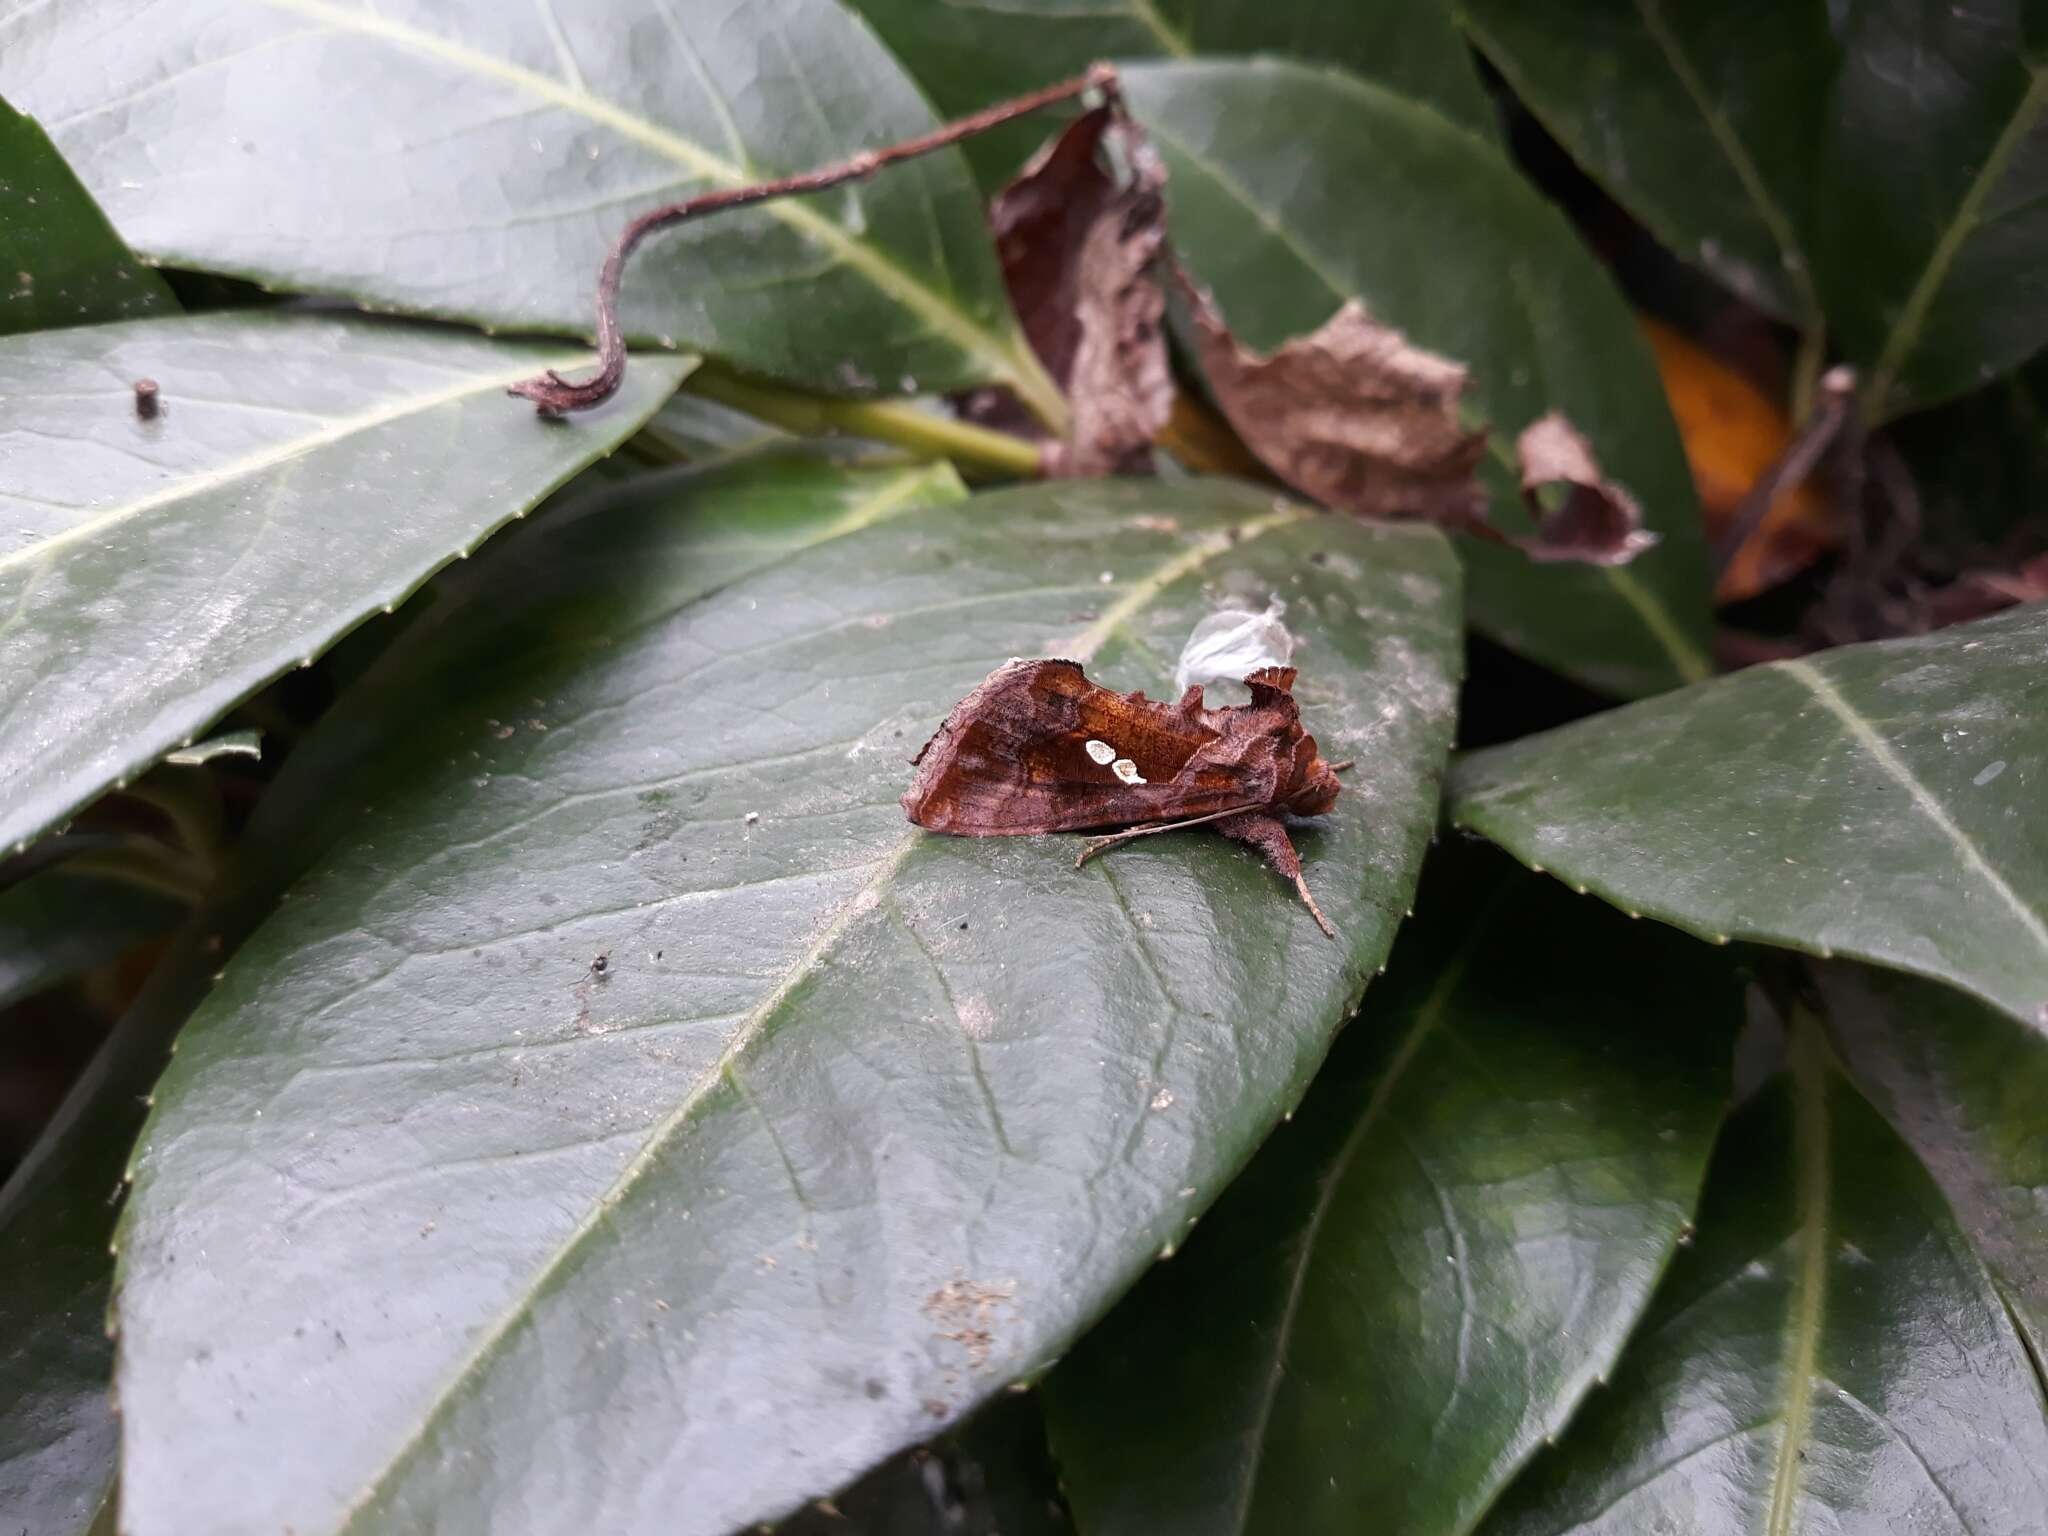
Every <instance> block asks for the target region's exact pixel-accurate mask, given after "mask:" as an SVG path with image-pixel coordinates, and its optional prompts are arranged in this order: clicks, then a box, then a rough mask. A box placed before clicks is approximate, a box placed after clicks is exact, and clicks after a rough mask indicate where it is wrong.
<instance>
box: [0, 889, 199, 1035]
mask: <svg viewBox="0 0 2048 1536" xmlns="http://www.w3.org/2000/svg"><path fill="white" fill-rule="evenodd" d="M181 910H182V909H181V907H180V905H179V903H178V902H176V901H174V900H172V899H171V898H170V897H169V896H165V895H160V894H158V893H157V892H155V891H148V890H143V889H140V888H139V887H136V886H132V885H125V884H122V883H120V882H119V881H114V880H100V879H95V878H93V877H91V876H88V875H74V874H67V873H66V872H65V871H63V870H61V869H53V870H45V871H43V872H42V873H40V874H35V875H31V876H29V877H28V878H27V879H26V880H23V881H21V882H19V883H18V884H15V885H10V886H8V887H7V888H6V889H5V890H0V1008H6V1007H9V1006H11V1005H13V1004H14V1003H18V1002H20V1001H21V999H23V998H24V997H32V996H34V995H35V994H36V993H38V992H41V991H42V990H44V989H45V988H46V987H53V986H55V985H56V984H57V983H58V982H60V981H65V980H68V979H69V978H70V977H73V976H76V975H78V974H79V973H80V972H82V971H90V970H93V969H95V968H96V967H98V966H102V965H105V964H107V963H108V962H109V961H112V960H116V959H119V958H120V956H121V955H122V954H124V953H125V952H126V951H127V950H128V949H130V948H131V947H133V946H134V945H136V944H138V943H140V942H141V941H142V940H144V939H150V938H155V937H156V936H157V935H158V934H162V933H166V932H168V931H169V930H170V929H171V928H172V927H173V926H174V925H175V924H176V923H177V921H178V917H179V915H180V912H181Z"/></svg>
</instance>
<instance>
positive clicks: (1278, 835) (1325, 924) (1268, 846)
mask: <svg viewBox="0 0 2048 1536" xmlns="http://www.w3.org/2000/svg"><path fill="white" fill-rule="evenodd" d="M1216 830H1217V831H1218V832H1221V833H1222V834H1223V835H1224V836H1225V837H1234V838H1236V839H1237V840H1238V841H1239V842H1240V843H1250V844H1251V845H1252V846H1253V847H1254V848H1256V849H1258V850H1259V852H1260V853H1263V854H1264V855H1265V856H1266V862H1267V863H1268V864H1271V865H1272V866H1273V867H1274V868H1275V869H1277V870H1279V871H1280V873H1281V874H1282V875H1284V876H1286V877H1287V878H1288V879H1289V880H1292V881H1293V882H1294V888H1295V890H1296V891H1298V892H1300V894H1301V900H1302V904H1303V905H1304V906H1306V907H1307V908H1308V912H1309V916H1311V917H1313V918H1314V919H1315V920H1316V926H1317V927H1318V928H1320V929H1322V930H1323V932H1324V933H1325V934H1326V935H1328V936H1329V937H1330V938H1333V939H1334V938H1335V937H1337V930H1336V929H1334V928H1332V927H1331V926H1330V920H1329V919H1328V918H1327V917H1325V916H1323V909H1322V908H1321V907H1319V906H1317V905H1316V899H1315V897H1313V896H1311V895H1310V894H1309V889H1308V881H1306V880H1304V879H1303V878H1302V874H1301V855H1300V854H1298V853H1296V852H1295V851H1294V840H1293V839H1292V838H1290V837H1289V836H1288V835H1287V826H1286V824H1285V823H1284V822H1282V821H1281V820H1280V818H1279V817H1278V816H1275V815H1272V814H1271V813H1269V812H1266V811H1245V812H1242V813H1240V814H1238V815H1236V816H1232V817H1229V818H1227V819H1226V820H1223V821H1219V822H1217V823H1216Z"/></svg>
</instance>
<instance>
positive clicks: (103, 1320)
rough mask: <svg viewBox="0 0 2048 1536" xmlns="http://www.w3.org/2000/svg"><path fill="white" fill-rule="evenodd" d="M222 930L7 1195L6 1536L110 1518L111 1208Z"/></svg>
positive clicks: (154, 983) (186, 943) (148, 991)
mask: <svg viewBox="0 0 2048 1536" xmlns="http://www.w3.org/2000/svg"><path fill="white" fill-rule="evenodd" d="M259 819H260V813H259ZM45 878H48V877H45ZM258 910H260V908H259V909H258ZM219 923H220V918H219V916H218V915H216V916H215V917H214V919H213V923H212V925H210V926H209V925H207V924H202V923H201V922H200V921H198V920H196V919H195V920H194V921H193V922H191V923H189V924H187V925H186V927H185V929H184V930H183V932H182V934H181V936H180V938H179V941H178V943H177V944H176V946H175V947H174V949H173V951H172V954H171V957H170V958H169V959H167V960H166V961H165V962H164V963H163V964H162V965H160V966H159V967H158V968H157V970H156V971H155V972H153V973H152V975H151V977H150V980H149V981H148V982H147V983H146V984H145V986H144V988H143V990H142V992H141V994H140V996H139V997H138V998H137V1000H136V1002H135V1003H134V1005H133V1006H132V1007H130V1009H129V1010H128V1013H127V1014H126V1015H125V1016H124V1017H123V1019H122V1021H121V1023H120V1024H119V1025H118V1026H116V1028H115V1030H114V1032H113V1034H112V1035H111V1036H110V1037H109V1038H108V1039H107V1041H106V1042H105V1043H104V1044H103V1045H102V1046H101V1048H100V1050H99V1052H98V1053H97V1054H96V1055H95V1056H94V1058H93V1060H92V1061H91V1062H90V1063H89V1064H88V1065H87V1067H86V1069H85V1072H84V1073H83V1074H82V1075H81V1077H80V1079H79V1081H78V1082H77V1083H76V1084H74V1085H73V1087H72V1089H71V1091H70V1093H69V1094H67V1095H66V1097H65V1100H64V1103H63V1104H62V1105H61V1106H60V1107H59V1109H58V1111H57V1114H56V1115H55V1117H54V1118H53V1119H52V1121H51V1123H50V1125H49V1126H48V1127H47V1128H46V1129H45V1131H44V1132H43V1135H42V1137H41V1139H40V1140H39V1141H38V1142H37V1143H36V1145H35V1147H34V1148H33V1149H31V1151H30V1153H29V1155H28V1157H27V1158H26V1159H24V1160H23V1162H22V1164H21V1166H20V1167H19V1168H17V1169H16V1170H15V1172H14V1175H13V1177H12V1178H10V1179H9V1180H8V1181H7V1182H6V1184H5V1186H4V1187H0V1266H4V1269H5V1273H6V1275H7V1277H8V1278H7V1284H5V1285H0V1511H4V1512H5V1516H6V1520H7V1522H8V1527H7V1528H8V1529H10V1530H21V1529H26V1530H29V1531H33V1532H35V1533H36V1536H46V1533H47V1536H86V1533H87V1532H88V1530H91V1531H94V1532H97V1531H99V1530H101V1529H102V1525H101V1522H102V1521H104V1520H106V1519H107V1518H108V1514H107V1512H108V1510H109V1508H110V1506H111V1503H112V1498H113V1494H112V1490H113V1485H114V1480H115V1472H116V1465H115V1463H116V1455H117V1451H118V1446H119V1439H120V1425H119V1421H118V1420H117V1419H116V1418H115V1415H114V1399H113V1388H112V1376H113V1367H114V1345H113V1341H112V1339H111V1338H110V1337H109V1336H108V1326H109V1324H108V1304H109V1301H110V1298H111V1292H112V1277H113V1267H114V1261H113V1258H112V1256H111V1253H110V1250H109V1247H108V1238H109V1235H110V1234H111V1232H112V1230H113V1225H114V1200H115V1197H116V1196H117V1195H118V1194H119V1193H120V1190H121V1181H122V1173H123V1165H124V1163H125V1160H126V1158H127V1156H128V1148H129V1144H130V1143H131V1141H132V1140H133V1139H134V1135H135V1130H136V1127H137V1126H138V1125H139V1124H140V1122H141V1120H142V1115H143V1105H144V1103H145V1102H146V1095H147V1094H148V1092H149V1088H150V1084H151V1082H152V1081H153V1080H154V1079H155V1077H156V1074H157V1072H158V1071H159V1069H160V1068H161V1067H162V1065H163V1060H164V1051H165V1047H166V1046H167V1045H168V1043H169V1041H170V1037H171V1034H172V1032H173V1031H174V1030H175V1029H176V1027H177V1024H178V1021H180V1020H181V1019H183V1018H184V1017H185V1015H186V1014H187V1013H188V1012H189V1011H190V1010H191V1008H192V1006H193V1004H194V1003H196V1002H197V1001H198V1000H199V999H200V998H201V997H203V996H205V994H206V990H207V987H208V985H209V981H208V978H209V977H210V976H211V974H212V973H213V971H214V970H215V969H216V968H217V967H218V966H219V964H220V958H221V936H222V934H223V933H224V932H231V931H232V930H226V929H223V928H222V927H221V926H219ZM106 1528H107V1529H111V1526H108V1527H106Z"/></svg>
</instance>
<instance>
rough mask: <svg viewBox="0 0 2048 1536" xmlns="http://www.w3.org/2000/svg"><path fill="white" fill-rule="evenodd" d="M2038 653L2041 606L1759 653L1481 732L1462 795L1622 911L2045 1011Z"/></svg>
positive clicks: (1462, 816)
mask: <svg viewBox="0 0 2048 1536" xmlns="http://www.w3.org/2000/svg"><path fill="white" fill-rule="evenodd" d="M2044 662H2048V609H2044V608H2032V609H2020V610H2016V611H2015V612H2013V613H2010V614H2006V615H2002V616H2000V617H1998V618H1995V619H1987V620H1985V621H1984V622H1982V623H1979V624H1972V625H1967V626H1964V627H1961V628H1956V629H1947V630H1943V631H1941V632H1940V633H1938V634H1934V635H1928V636H1924V637H1920V638H1916V639H1910V640H1894V641H1888V642H1885V643H1883V644H1880V645H1860V646H1848V647H1845V648H1843V649H1841V650H1835V651H1825V652H1822V653H1820V654H1819V655H1816V656H1812V657H1808V658H1804V659H1801V660H1797V661H1783V662H1776V663H1773V664H1771V665H1769V666H1759V667H1751V668H1749V669H1747V670H1746V671H1743V672H1739V673H1737V674H1735V675H1734V676H1733V677H1727V678H1722V679H1720V680H1718V681H1716V682H1712V683H1705V684H1702V685H1700V686H1699V687H1697V688H1691V689H1687V690H1685V691H1683V692H1681V693H1675V694H1673V695H1671V696H1670V697H1668V698H1662V699H1652V700H1649V701H1647V702H1645V703H1641V704H1633V705H1630V706H1628V707H1627V708H1625V709H1617V710H1613V711H1610V712H1609V713H1607V714H1603V715H1595V716H1593V717H1592V718H1591V719H1587V720H1582V721H1579V722H1578V723H1576V724H1574V725H1568V726H1565V727H1564V728H1562V729H1561V730H1555V731H1549V732H1546V733H1544V734H1543V735H1540V736H1532V737H1529V738H1526V739H1524V740H1522V741H1518V742H1513V743H1510V744H1509V745H1507V746H1502V747H1491V748H1488V749H1487V750H1485V751H1483V752H1475V753H1471V754H1469V755H1467V756H1466V757H1465V758H1464V759H1462V760H1461V761H1460V762H1459V763H1458V764H1457V765H1456V768H1455V769H1454V771H1453V774H1452V783H1451V804H1450V814H1451V817H1452V819H1453V820H1454V821H1455V822H1456V823H1457V824H1458V825H1459V826H1463V827H1468V828H1470V829H1471V830H1473V831H1475V832H1479V833H1481V834H1483V835H1485V836H1487V837H1490V838H1492V839H1493V840H1494V841H1495V842H1497V843H1499V844H1501V845H1502V846H1503V847H1505V848H1506V849H1508V851H1509V852H1511V853H1513V854H1514V855H1515V856H1516V857H1517V858H1519V859H1521V860H1522V861H1523V862H1524V863H1527V864H1530V865H1533V866H1535V867H1537V868H1541V869H1548V870H1550V871H1551V872H1552V873H1554V874H1556V875H1557V876H1558V878H1560V879H1562V880H1564V881H1566V882H1567V883H1569V884H1571V885H1574V886H1577V887H1579V888H1580V889H1582V890H1588V889H1590V890H1593V891H1596V892H1597V893H1598V894H1600V895H1601V896H1603V897H1605V898H1607V899H1608V900H1609V901H1612V902H1614V903H1616V904H1617V905H1619V906H1622V907H1625V908H1627V909H1628V910H1629V911H1632V912H1640V913H1643V914H1644V915H1646V916H1650V917H1657V918H1661V919H1663V920H1664V921H1666V922H1670V923H1675V924H1677V925H1678V926H1679V927H1681V928H1684V929H1686V930H1687V931H1688V932H1691V933H1696V934H1700V935H1702V936H1703V937H1706V938H1710V939H1713V940H1715V941H1716V942H1723V943H1725V942H1726V941H1727V940H1728V939H1729V938H1731V937H1732V938H1744V939H1760V940H1763V941H1764V942H1766V943H1771V944H1783V945H1786V946H1788V947H1790V948H1793V949H1800V950H1805V951H1807V952H1808V953H1810V954H1818V955H1821V956H1827V955H1830V954H1840V955H1846V956H1851V957H1854V958H1856V959H1862V960H1870V961H1875V962H1876V963H1877V964H1879V965H1887V966H1892V967H1895V968H1896V969H1899V970H1903V971H1914V972H1918V973H1919V974H1921V975H1925V976H1933V977H1938V978H1940V979H1942V980H1945V981H1948V982H1952V983H1953V984H1955V985H1956V986H1959V987H1962V988H1963V989H1965V990H1966V991H1969V992H1974V993H1975V994H1976V995H1977V996H1979V997H1981V998H1983V999H1985V1000H1986V1001H1987V1002H1990V1003H1992V1004H1994V1005H1996V1006H1997V1007H2000V1008H2003V1009H2005V1010H2006V1011H2007V1012H2009V1013H2011V1014H2012V1015H2014V1016H2015V1017H2016V1018H2020V1019H2023V1020H2025V1021H2027V1022H2028V1023H2030V1024H2034V1025H2036V1026H2039V1027H2043V1028H2048V924H2044V922H2043V919H2042V912H2043V910H2044V907H2048V822H2044V820H2043V818H2042V817H2041V816H2040V814H2039V811H2040V804H2041V794H2042V786H2041V776H2042V774H2043V772H2044V769H2043V763H2044V761H2048V751H2044V745H2048V666H2044V665H2043V663H2044Z"/></svg>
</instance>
